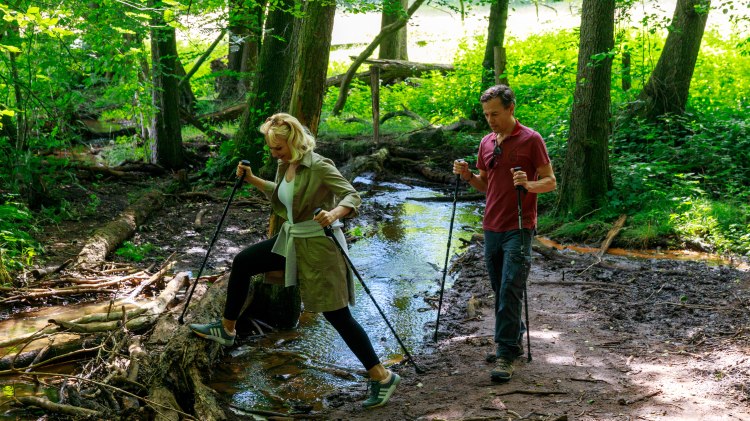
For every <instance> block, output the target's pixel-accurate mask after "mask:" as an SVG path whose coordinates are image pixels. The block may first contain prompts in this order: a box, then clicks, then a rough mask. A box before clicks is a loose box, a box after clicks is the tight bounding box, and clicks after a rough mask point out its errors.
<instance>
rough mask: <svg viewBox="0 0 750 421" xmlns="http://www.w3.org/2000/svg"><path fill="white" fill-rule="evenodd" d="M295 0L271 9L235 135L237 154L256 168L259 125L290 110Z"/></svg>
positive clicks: (259, 161)
mask: <svg viewBox="0 0 750 421" xmlns="http://www.w3.org/2000/svg"><path fill="white" fill-rule="evenodd" d="M290 10H294V1H293V0H282V1H280V2H279V4H277V5H276V6H274V8H273V9H272V10H270V11H269V12H268V18H267V19H266V26H265V31H266V35H265V37H264V38H263V45H262V47H261V52H260V60H259V62H258V69H257V74H256V79H255V82H254V84H253V88H252V90H251V93H250V95H249V98H248V105H247V109H246V110H245V113H244V114H243V116H242V122H241V123H240V126H239V128H238V129H237V134H236V135H235V148H236V152H235V154H234V155H235V156H242V157H244V158H245V159H248V160H250V162H251V164H252V165H253V166H254V167H260V166H261V165H262V163H263V159H262V158H263V157H262V150H263V148H262V147H261V145H262V144H263V138H262V136H261V135H260V133H258V127H260V125H261V124H262V123H263V122H264V121H265V119H266V117H268V116H269V115H271V114H274V113H277V112H281V111H287V110H288V108H289V104H288V103H287V104H284V103H282V98H283V94H284V92H285V90H286V89H287V86H288V84H289V81H290V76H291V74H292V69H291V65H292V59H293V57H294V53H295V52H296V51H297V50H296V40H295V39H294V35H295V34H294V32H295V31H294V27H295V25H296V24H297V22H298V19H297V18H295V17H294V15H292V14H291V13H290V12H289V11H290Z"/></svg>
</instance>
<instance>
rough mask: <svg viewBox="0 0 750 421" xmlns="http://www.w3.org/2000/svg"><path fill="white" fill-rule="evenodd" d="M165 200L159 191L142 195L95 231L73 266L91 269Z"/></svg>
mask: <svg viewBox="0 0 750 421" xmlns="http://www.w3.org/2000/svg"><path fill="white" fill-rule="evenodd" d="M163 202H164V195H163V194H162V193H161V192H158V191H150V192H148V193H146V194H145V195H143V196H141V198H140V199H138V201H136V202H135V203H133V204H132V205H130V206H129V207H128V208H127V209H125V211H123V212H122V214H120V216H119V217H118V218H117V219H115V220H114V221H112V222H110V223H108V224H107V225H105V226H103V227H101V228H99V229H98V230H96V231H95V232H94V235H93V236H91V238H89V240H88V241H86V244H85V245H84V246H83V249H82V250H81V252H80V253H79V254H78V256H77V257H76V259H75V260H74V262H73V264H72V268H77V269H91V268H93V267H94V266H96V265H97V264H99V263H100V262H101V261H103V260H104V259H105V258H106V257H107V255H108V254H109V253H111V252H112V251H114V249H115V248H117V246H119V245H120V244H121V243H122V242H123V241H125V240H126V239H128V238H130V237H131V236H132V235H133V232H134V231H135V229H136V228H137V227H138V226H139V225H140V224H142V223H143V221H145V220H146V218H148V216H149V215H150V214H151V213H152V212H154V211H156V210H158V209H160V208H161V206H162V204H163Z"/></svg>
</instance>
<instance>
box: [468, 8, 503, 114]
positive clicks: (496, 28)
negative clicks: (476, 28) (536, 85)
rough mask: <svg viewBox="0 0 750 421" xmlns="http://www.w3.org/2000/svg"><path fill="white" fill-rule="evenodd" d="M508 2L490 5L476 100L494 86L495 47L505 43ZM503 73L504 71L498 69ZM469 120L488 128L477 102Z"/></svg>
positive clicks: (500, 46) (501, 46)
mask: <svg viewBox="0 0 750 421" xmlns="http://www.w3.org/2000/svg"><path fill="white" fill-rule="evenodd" d="M508 3H509V0H494V1H493V2H492V4H491V5H490V19H489V24H488V27H487V45H486V46H485V47H484V59H482V85H481V86H480V92H478V93H477V98H478V97H479V95H481V93H482V92H484V91H485V90H486V89H487V88H489V87H490V86H493V85H494V84H495V47H499V48H503V44H504V43H505V29H506V27H507V26H508ZM498 70H499V71H500V72H502V73H504V72H505V69H498ZM471 119H472V120H476V121H477V122H478V123H479V126H480V127H482V128H485V129H486V128H488V127H489V126H488V125H487V121H485V119H484V114H483V111H482V107H481V104H480V103H479V101H477V103H476V106H475V107H474V108H473V111H472V114H471Z"/></svg>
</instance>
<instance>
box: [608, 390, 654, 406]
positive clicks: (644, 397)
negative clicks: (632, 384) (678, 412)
mask: <svg viewBox="0 0 750 421" xmlns="http://www.w3.org/2000/svg"><path fill="white" fill-rule="evenodd" d="M660 393H661V390H657V391H656V392H651V393H649V394H648V395H643V396H641V397H639V398H635V399H630V400H625V398H620V399H618V400H617V403H619V404H620V405H631V404H634V403H636V402H640V401H642V400H646V399H648V398H652V397H654V396H656V395H658V394H660Z"/></svg>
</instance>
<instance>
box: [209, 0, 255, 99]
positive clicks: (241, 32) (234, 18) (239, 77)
mask: <svg viewBox="0 0 750 421" xmlns="http://www.w3.org/2000/svg"><path fill="white" fill-rule="evenodd" d="M265 7H266V2H265V1H260V2H245V1H242V0H231V1H230V2H229V53H228V54H227V68H228V69H229V71H230V72H231V74H230V75H229V76H228V78H229V79H231V80H233V81H234V86H235V87H236V90H235V91H234V92H231V91H230V90H229V89H227V90H225V91H220V92H219V98H220V99H222V100H228V99H232V98H238V97H241V96H242V95H244V94H245V92H247V90H248V89H249V88H250V77H249V74H248V72H252V71H253V70H255V66H256V65H257V63H258V49H259V47H260V40H261V37H262V31H263V17H264V13H263V11H264V10H265Z"/></svg>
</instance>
